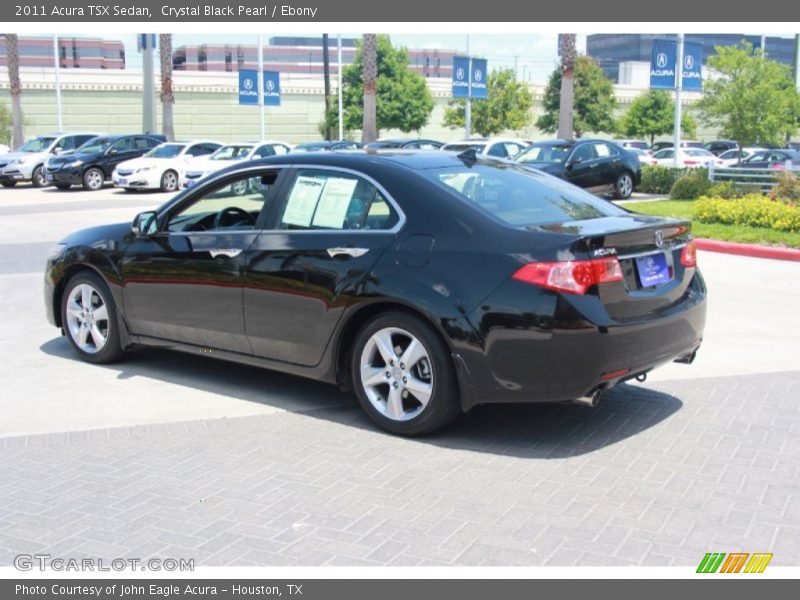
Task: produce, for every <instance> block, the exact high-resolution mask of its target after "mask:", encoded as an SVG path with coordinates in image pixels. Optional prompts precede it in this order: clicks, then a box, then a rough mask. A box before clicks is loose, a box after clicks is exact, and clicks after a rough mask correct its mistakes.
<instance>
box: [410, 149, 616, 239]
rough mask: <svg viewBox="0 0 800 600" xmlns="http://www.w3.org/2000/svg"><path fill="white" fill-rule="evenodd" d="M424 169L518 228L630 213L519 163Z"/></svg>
mask: <svg viewBox="0 0 800 600" xmlns="http://www.w3.org/2000/svg"><path fill="white" fill-rule="evenodd" d="M422 173H423V174H425V175H426V176H427V177H428V178H429V179H431V180H433V181H434V182H435V183H437V184H440V185H444V186H446V187H447V188H449V189H450V190H452V191H454V192H456V193H457V194H458V195H459V196H460V197H461V198H462V199H464V200H466V201H468V202H469V203H471V204H473V205H474V206H476V207H478V208H480V209H481V210H483V211H486V212H488V213H490V214H491V215H492V216H494V217H495V218H497V219H500V220H501V221H503V222H505V223H506V224H508V225H512V226H515V227H524V226H530V225H542V224H545V223H562V222H569V221H579V220H583V219H597V218H600V217H610V216H619V215H625V214H627V213H626V212H625V211H624V210H623V209H621V208H619V207H617V206H615V205H614V204H612V203H611V202H607V201H605V200H602V199H600V198H598V197H596V196H593V195H592V194H590V193H588V192H584V191H583V190H581V189H579V188H576V187H574V186H572V185H569V184H567V183H566V182H564V181H561V180H560V179H556V178H555V177H551V176H549V175H546V174H544V173H542V172H540V171H535V170H532V169H526V168H525V167H522V166H519V165H509V164H504V163H499V162H498V163H476V164H473V165H472V166H467V165H464V166H461V167H448V168H444V169H431V170H428V171H422Z"/></svg>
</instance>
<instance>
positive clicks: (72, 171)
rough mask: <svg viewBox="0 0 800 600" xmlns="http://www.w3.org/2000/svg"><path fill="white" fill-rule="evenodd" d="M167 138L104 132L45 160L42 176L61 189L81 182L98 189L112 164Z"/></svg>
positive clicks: (109, 172)
mask: <svg viewBox="0 0 800 600" xmlns="http://www.w3.org/2000/svg"><path fill="white" fill-rule="evenodd" d="M165 141H166V138H165V137H164V136H163V135H144V134H137V135H105V136H102V137H98V138H95V139H93V140H91V141H89V142H87V143H86V144H84V145H83V146H81V147H80V148H78V149H77V150H75V152H72V153H69V154H65V155H63V156H54V157H53V158H51V159H50V160H48V161H47V165H46V168H45V179H46V181H47V183H48V184H52V185H55V186H56V187H57V188H58V189H60V190H66V189H69V188H70V187H71V186H73V185H82V186H83V189H85V190H99V189H100V188H102V187H103V184H104V183H105V182H106V181H109V180H111V174H112V173H113V172H114V167H116V166H117V165H118V164H119V163H121V162H124V161H126V160H131V159H132V158H138V157H140V156H141V155H142V154H144V153H145V152H148V151H150V150H151V149H153V148H155V147H156V146H158V145H159V144H161V143H163V142H165Z"/></svg>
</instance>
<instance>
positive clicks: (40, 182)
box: [31, 165, 47, 188]
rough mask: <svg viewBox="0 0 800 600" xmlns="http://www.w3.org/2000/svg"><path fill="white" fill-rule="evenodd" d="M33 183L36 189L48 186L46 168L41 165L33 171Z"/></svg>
mask: <svg viewBox="0 0 800 600" xmlns="http://www.w3.org/2000/svg"><path fill="white" fill-rule="evenodd" d="M31 183H32V184H33V187H35V188H39V187H44V186H46V185H47V180H46V179H45V178H44V167H43V166H42V165H39V166H38V167H36V168H35V169H34V170H33V174H32V176H31Z"/></svg>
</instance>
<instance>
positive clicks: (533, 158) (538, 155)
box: [514, 144, 572, 164]
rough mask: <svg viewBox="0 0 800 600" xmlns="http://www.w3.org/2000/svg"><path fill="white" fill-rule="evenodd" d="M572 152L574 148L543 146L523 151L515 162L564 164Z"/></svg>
mask: <svg viewBox="0 0 800 600" xmlns="http://www.w3.org/2000/svg"><path fill="white" fill-rule="evenodd" d="M571 151H572V146H565V145H563V144H560V145H555V144H542V145H538V146H531V147H530V148H527V149H525V150H523V151H522V152H520V153H519V154H518V155H517V156H515V157H514V160H516V161H517V162H521V163H534V162H535V163H542V162H543V163H553V164H556V163H563V162H564V161H565V160H567V156H569V153H570V152H571Z"/></svg>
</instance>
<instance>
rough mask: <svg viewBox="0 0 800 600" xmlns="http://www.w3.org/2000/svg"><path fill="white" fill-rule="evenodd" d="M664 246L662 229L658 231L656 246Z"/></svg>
mask: <svg viewBox="0 0 800 600" xmlns="http://www.w3.org/2000/svg"><path fill="white" fill-rule="evenodd" d="M663 246H664V232H662V231H661V230H660V229H659V230H658V231H656V247H657V248H661V247H663Z"/></svg>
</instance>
